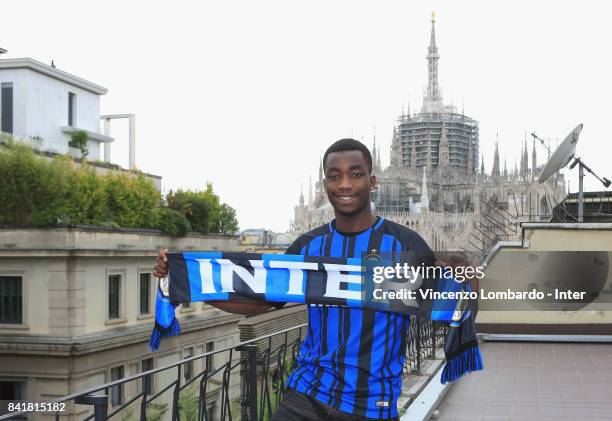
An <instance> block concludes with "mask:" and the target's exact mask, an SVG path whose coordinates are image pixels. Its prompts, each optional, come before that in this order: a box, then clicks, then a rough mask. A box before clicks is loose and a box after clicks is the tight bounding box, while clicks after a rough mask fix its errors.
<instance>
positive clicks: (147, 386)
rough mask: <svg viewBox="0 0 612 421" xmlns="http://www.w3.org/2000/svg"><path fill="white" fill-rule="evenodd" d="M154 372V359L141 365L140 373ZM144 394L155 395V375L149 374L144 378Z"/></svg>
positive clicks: (144, 361)
mask: <svg viewBox="0 0 612 421" xmlns="http://www.w3.org/2000/svg"><path fill="white" fill-rule="evenodd" d="M149 370H153V358H147V359H144V360H142V362H141V363H140V372H141V373H142V372H145V371H149ZM142 392H143V393H145V394H147V395H150V394H152V393H153V375H152V374H149V375H147V376H144V377H143V378H142Z"/></svg>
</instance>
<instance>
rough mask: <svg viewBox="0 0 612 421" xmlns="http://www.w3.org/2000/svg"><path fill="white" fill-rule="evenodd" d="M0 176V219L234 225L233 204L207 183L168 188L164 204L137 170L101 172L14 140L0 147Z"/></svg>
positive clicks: (179, 230) (171, 231) (167, 229)
mask: <svg viewBox="0 0 612 421" xmlns="http://www.w3.org/2000/svg"><path fill="white" fill-rule="evenodd" d="M0 179H1V180H3V182H2V183H0V224H6V225H33V226H39V227H49V226H55V225H97V226H104V227H127V228H156V229H160V230H162V231H163V232H164V233H165V234H167V235H173V236H184V235H186V234H187V233H188V232H190V231H191V230H192V229H193V230H194V231H198V232H201V233H209V232H212V233H221V234H231V233H234V232H236V231H237V228H238V223H237V221H236V213H235V211H234V209H232V208H231V207H229V206H228V205H225V204H220V203H219V197H218V196H217V195H216V194H215V193H214V192H213V189H212V185H210V184H208V185H207V186H206V189H205V190H203V191H181V190H178V191H177V192H176V193H173V192H172V191H171V192H169V193H168V195H167V197H166V203H167V207H166V206H164V203H162V196H161V194H160V193H159V192H158V191H157V189H156V188H155V186H154V185H153V183H152V182H151V181H150V180H148V179H147V178H146V177H145V176H144V175H143V174H141V173H137V174H128V173H125V172H109V173H107V174H106V175H100V174H98V173H97V172H96V171H95V169H94V168H93V167H91V166H89V165H87V164H86V163H84V164H83V165H81V166H77V165H76V164H75V163H74V161H73V160H72V159H70V158H68V157H57V158H54V159H53V160H52V161H49V160H47V159H45V158H42V157H40V156H37V155H36V154H35V153H34V152H33V151H32V149H31V148H29V147H27V146H24V145H20V144H16V143H12V142H11V143H8V146H7V147H6V148H3V149H1V150H0Z"/></svg>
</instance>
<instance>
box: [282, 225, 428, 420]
mask: <svg viewBox="0 0 612 421" xmlns="http://www.w3.org/2000/svg"><path fill="white" fill-rule="evenodd" d="M406 251H410V252H418V254H419V255H421V256H423V260H424V261H423V263H424V264H426V265H427V264H433V263H434V260H435V258H434V254H433V252H432V251H431V249H430V248H429V246H428V245H427V243H426V242H425V240H423V238H422V237H421V236H420V235H419V234H417V233H416V232H414V231H413V230H411V229H409V228H407V227H405V226H402V225H399V224H396V223H395V222H391V221H387V220H385V219H383V218H380V217H379V218H377V220H376V223H375V224H374V225H373V226H372V227H370V228H368V229H367V230H365V231H363V232H359V233H352V234H346V233H342V232H339V231H338V230H337V229H335V225H334V222H333V221H332V222H331V223H329V224H327V225H323V226H321V227H319V228H316V229H314V230H313V231H310V232H309V233H306V234H303V235H301V236H300V237H299V238H298V239H297V240H296V241H295V242H294V243H293V244H292V245H291V246H290V247H289V249H288V250H287V253H291V254H302V255H306V256H332V257H362V253H366V254H370V253H380V252H395V253H400V252H406ZM308 320H309V322H308V332H307V334H306V338H305V340H304V341H303V342H302V345H301V348H300V351H299V354H298V358H297V368H296V370H295V371H294V372H293V373H291V375H290V376H289V378H288V379H287V387H289V388H292V389H294V390H297V391H298V392H301V393H303V394H306V395H309V396H311V397H312V398H314V399H316V400H318V401H319V402H321V403H323V404H325V405H328V406H331V407H334V408H337V409H338V410H340V411H342V412H345V413H348V414H352V415H355V416H361V417H368V418H377V419H385V418H394V417H396V416H397V398H398V396H399V394H400V391H401V387H402V369H403V365H404V355H405V353H406V336H407V333H408V329H409V316H408V315H405V314H399V313H390V312H382V311H375V310H369V309H359V308H348V307H337V306H323V305H310V306H309V307H308Z"/></svg>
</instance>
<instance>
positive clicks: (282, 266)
mask: <svg viewBox="0 0 612 421" xmlns="http://www.w3.org/2000/svg"><path fill="white" fill-rule="evenodd" d="M167 258H168V277H167V278H165V279H162V280H160V286H159V288H158V291H157V299H156V308H155V327H154V329H153V333H152V335H151V342H150V346H151V349H152V350H153V351H155V350H157V349H158V348H159V343H160V340H161V338H162V337H164V336H174V335H178V334H179V333H180V325H179V323H178V321H177V319H176V316H175V312H174V310H175V308H176V306H178V304H181V303H190V302H198V301H234V302H235V301H240V300H259V301H267V302H270V303H285V302H295V303H305V304H322V305H330V306H348V307H358V308H365V309H372V310H379V311H391V312H398V313H407V314H413V315H419V316H421V317H425V318H428V319H431V320H436V321H446V322H449V323H450V328H449V333H448V335H447V337H446V340H445V346H444V352H445V355H446V360H447V361H446V365H445V367H444V370H443V373H442V382H443V383H446V382H449V381H454V380H456V379H458V378H459V377H461V376H462V375H464V374H466V373H469V372H472V371H476V370H481V369H482V368H483V364H482V357H481V355H480V351H479V349H478V342H477V339H476V330H475V327H474V323H475V322H474V315H473V313H472V312H471V311H470V309H469V302H468V301H467V300H463V299H461V298H460V295H461V294H460V292H461V291H463V290H464V289H465V285H464V284H461V283H458V282H455V281H454V279H452V278H450V277H445V276H444V277H442V278H431V277H421V278H419V279H413V280H412V281H407V280H405V279H404V280H403V281H400V282H397V281H398V280H397V279H387V280H384V281H381V280H380V279H376V278H375V277H374V276H373V273H375V269H376V267H378V268H380V267H381V266H384V267H392V266H393V263H394V262H392V261H389V260H388V259H382V258H381V257H380V256H366V257H365V258H364V259H359V258H339V257H313V256H302V255H290V254H253V253H237V252H184V253H168V254H167ZM376 273H381V271H380V272H376ZM379 278H380V277H379ZM468 288H469V287H468ZM385 292H386V294H385ZM435 292H446V293H456V294H455V296H456V297H458V298H449V299H432V298H430V297H433V296H435V294H434V293H435ZM457 293H459V294H457ZM451 295H452V294H451Z"/></svg>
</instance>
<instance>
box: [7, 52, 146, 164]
mask: <svg viewBox="0 0 612 421" xmlns="http://www.w3.org/2000/svg"><path fill="white" fill-rule="evenodd" d="M0 53H6V50H1V49H0ZM107 93H108V90H107V89H106V88H105V87H103V86H100V85H98V84H96V83H93V82H90V81H88V80H86V79H84V78H81V77H79V76H76V75H73V74H71V73H68V72H65V71H63V70H60V69H58V68H57V67H56V65H55V64H54V63H53V62H52V63H51V65H47V64H44V63H41V62H39V61H37V60H33V59H31V58H2V59H0V133H4V134H5V135H10V136H12V137H13V138H14V139H17V140H24V141H28V142H30V143H32V144H33V145H34V146H35V147H36V148H37V149H39V150H42V151H48V152H55V153H60V154H71V155H73V156H77V157H80V156H81V152H80V151H78V150H77V149H76V148H71V141H72V139H73V136H74V134H75V133H77V132H85V133H86V134H87V149H88V156H87V158H88V159H89V160H91V161H98V160H102V159H103V158H104V160H105V161H106V162H110V160H111V157H110V145H111V143H112V142H113V141H114V139H113V138H112V137H111V136H110V120H111V119H112V118H118V117H126V118H129V119H130V133H129V141H130V169H135V168H136V165H135V159H134V155H135V138H134V137H135V134H134V116H133V115H132V114H129V115H119V116H116V115H109V116H101V115H100V97H101V96H102V95H106V94H107ZM101 118H102V119H104V121H105V125H104V132H103V133H101V131H100V120H101ZM102 148H104V155H102V152H101V149H102Z"/></svg>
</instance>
